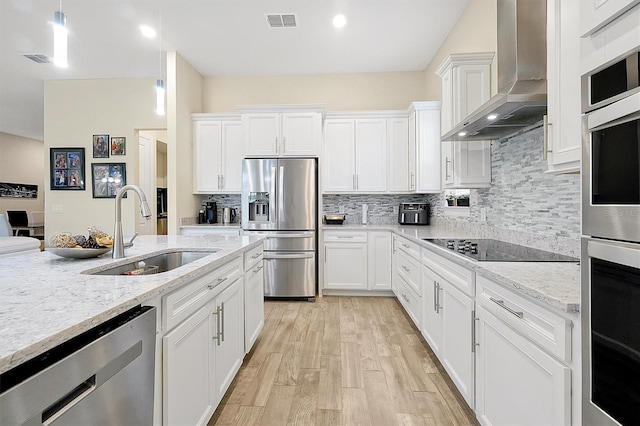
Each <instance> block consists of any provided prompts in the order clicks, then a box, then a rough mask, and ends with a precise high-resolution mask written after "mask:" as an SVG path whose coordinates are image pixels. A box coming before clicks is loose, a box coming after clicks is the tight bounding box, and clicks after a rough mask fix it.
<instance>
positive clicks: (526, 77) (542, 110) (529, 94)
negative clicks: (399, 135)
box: [442, 0, 547, 141]
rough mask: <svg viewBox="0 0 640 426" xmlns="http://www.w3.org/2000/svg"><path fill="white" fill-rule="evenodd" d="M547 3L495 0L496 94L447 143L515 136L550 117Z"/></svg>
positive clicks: (450, 133)
mask: <svg viewBox="0 0 640 426" xmlns="http://www.w3.org/2000/svg"><path fill="white" fill-rule="evenodd" d="M546 7H547V5H546V1H545V0H497V9H498V15H497V27H498V34H497V36H498V39H497V46H498V52H497V56H498V93H497V94H496V95H495V96H493V97H492V98H491V99H489V101H488V102H487V103H485V104H484V105H482V106H481V107H480V108H478V109H477V110H475V111H474V112H472V113H471V114H470V115H469V116H468V117H467V118H465V119H463V120H462V121H461V122H460V124H458V125H457V126H455V127H454V128H453V129H451V131H449V132H448V133H446V134H445V135H444V136H442V140H443V141H451V140H453V141H457V140H487V139H500V138H504V137H507V136H511V135H513V134H514V133H516V132H518V131H519V130H521V129H523V128H526V127H529V126H531V125H533V124H535V123H537V122H539V121H541V120H542V117H543V115H545V114H546V113H547V9H546Z"/></svg>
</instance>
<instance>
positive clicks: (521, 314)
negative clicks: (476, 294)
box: [489, 297, 524, 318]
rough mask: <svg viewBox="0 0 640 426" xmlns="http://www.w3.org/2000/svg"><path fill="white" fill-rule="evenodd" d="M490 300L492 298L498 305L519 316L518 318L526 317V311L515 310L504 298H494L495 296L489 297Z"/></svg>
mask: <svg viewBox="0 0 640 426" xmlns="http://www.w3.org/2000/svg"><path fill="white" fill-rule="evenodd" d="M489 300H491V301H492V302H493V303H495V304H496V305H498V306H500V307H501V308H502V309H506V310H507V311H509V312H510V313H512V314H513V315H515V316H517V317H518V318H523V317H524V312H521V311H514V310H513V309H511V308H510V307H508V306H507V305H505V304H504V300H499V299H494V298H493V297H489Z"/></svg>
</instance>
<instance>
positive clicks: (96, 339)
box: [0, 306, 156, 426]
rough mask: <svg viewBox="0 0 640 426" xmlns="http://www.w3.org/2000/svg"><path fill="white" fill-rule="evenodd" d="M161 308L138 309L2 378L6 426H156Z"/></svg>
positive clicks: (1, 420)
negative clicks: (157, 334)
mask: <svg viewBox="0 0 640 426" xmlns="http://www.w3.org/2000/svg"><path fill="white" fill-rule="evenodd" d="M155 331H156V308H153V307H146V306H143V307H141V306H138V307H136V308H133V309H131V310H129V311H127V312H125V313H123V314H120V315H118V316H117V317H115V318H112V319H111V320H109V321H107V322H105V323H103V324H101V325H99V326H97V327H95V328H93V329H91V330H88V331H87V332H85V333H83V334H81V335H79V336H77V337H74V338H73V339H71V340H69V341H67V342H65V343H63V344H61V345H59V346H57V347H55V348H54V349H52V350H50V351H48V352H46V353H44V354H42V355H40V356H38V357H36V358H34V359H32V360H29V361H27V362H25V363H23V364H21V365H19V366H17V367H15V368H13V369H11V370H9V371H6V372H5V373H2V374H1V375H0V425H29V426H31V425H44V426H48V425H83V426H89V425H96V426H106V425H114V426H116V425H118V426H120V425H144V426H148V425H151V424H153V382H154V361H155Z"/></svg>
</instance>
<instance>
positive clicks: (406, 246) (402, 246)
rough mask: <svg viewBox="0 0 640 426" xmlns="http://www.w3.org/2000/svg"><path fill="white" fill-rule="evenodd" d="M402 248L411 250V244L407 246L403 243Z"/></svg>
mask: <svg viewBox="0 0 640 426" xmlns="http://www.w3.org/2000/svg"><path fill="white" fill-rule="evenodd" d="M402 247H404V248H411V246H410V245H409V244H405V243H402Z"/></svg>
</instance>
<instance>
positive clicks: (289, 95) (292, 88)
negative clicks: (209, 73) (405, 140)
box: [203, 71, 425, 113]
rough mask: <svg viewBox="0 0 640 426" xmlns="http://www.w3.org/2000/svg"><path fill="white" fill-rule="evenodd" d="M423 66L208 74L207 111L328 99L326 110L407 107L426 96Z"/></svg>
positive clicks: (315, 102)
mask: <svg viewBox="0 0 640 426" xmlns="http://www.w3.org/2000/svg"><path fill="white" fill-rule="evenodd" d="M424 93H425V81H424V73H423V72H422V71H415V72H388V73H359V74H323V75H281V76H242V77H207V78H205V79H204V110H203V111H204V112H213V113H222V112H234V111H236V107H237V106H239V105H264V104H268V105H273V104H325V106H326V109H327V111H355V110H379V109H406V108H407V107H408V106H409V103H410V102H412V101H417V100H424Z"/></svg>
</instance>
